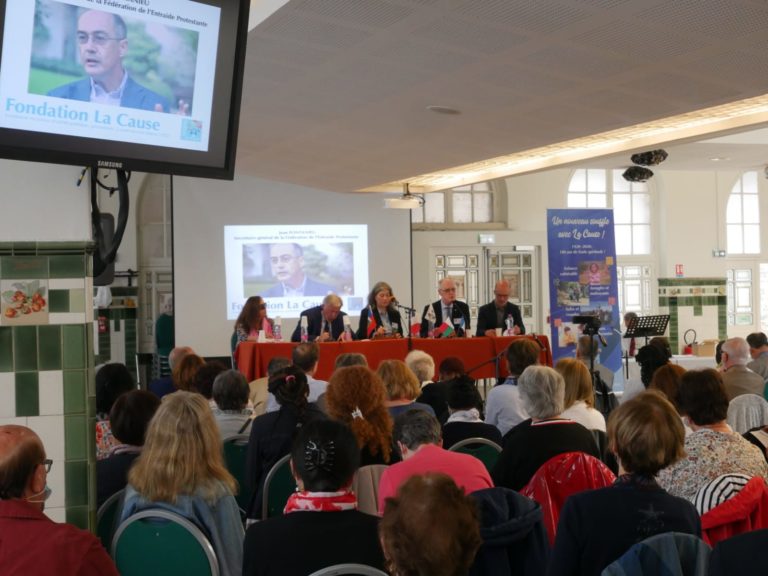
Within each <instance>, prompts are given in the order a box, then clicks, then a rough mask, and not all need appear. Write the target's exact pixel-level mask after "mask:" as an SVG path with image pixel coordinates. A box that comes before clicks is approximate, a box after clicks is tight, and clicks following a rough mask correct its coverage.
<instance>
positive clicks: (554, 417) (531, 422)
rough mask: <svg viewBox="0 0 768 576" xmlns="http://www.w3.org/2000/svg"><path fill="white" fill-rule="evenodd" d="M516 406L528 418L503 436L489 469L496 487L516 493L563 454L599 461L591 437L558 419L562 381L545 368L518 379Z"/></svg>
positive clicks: (579, 427)
mask: <svg viewBox="0 0 768 576" xmlns="http://www.w3.org/2000/svg"><path fill="white" fill-rule="evenodd" d="M517 388H518V390H519V394H520V402H521V403H522V405H523V408H524V409H525V411H526V413H528V414H530V415H531V418H530V419H528V420H526V421H525V422H522V423H520V424H518V425H517V426H515V427H514V428H512V430H510V431H509V432H508V433H507V435H506V436H504V446H503V449H502V451H501V454H500V456H499V460H498V462H497V463H496V466H495V467H494V469H493V480H494V482H495V484H496V485H497V486H506V487H507V488H511V489H512V490H520V489H522V488H523V486H525V485H526V484H527V483H528V481H529V480H530V479H531V477H532V476H533V475H534V473H535V472H536V470H538V469H539V466H541V465H542V464H544V463H545V462H546V461H547V460H549V459H550V458H552V457H553V456H556V455H557V454H562V453H563V452H586V453H587V454H589V455H590V456H594V457H595V458H598V459H599V458H600V452H599V450H598V447H597V443H596V442H595V438H594V436H593V435H592V433H591V432H590V431H589V430H587V429H586V428H584V426H582V425H581V424H578V423H576V422H574V421H573V420H568V419H566V418H563V417H562V416H561V414H562V412H563V406H564V403H565V381H564V380H563V377H562V376H561V375H560V374H559V373H558V372H557V371H555V370H554V369H553V368H550V367H548V366H529V367H528V368H526V369H525V371H524V372H523V373H522V374H521V375H520V379H519V380H518V384H517Z"/></svg>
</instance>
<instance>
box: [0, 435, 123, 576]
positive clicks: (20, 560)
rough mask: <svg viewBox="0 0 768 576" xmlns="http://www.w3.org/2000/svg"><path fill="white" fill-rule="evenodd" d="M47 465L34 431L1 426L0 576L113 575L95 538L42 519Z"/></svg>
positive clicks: (104, 551) (46, 483)
mask: <svg viewBox="0 0 768 576" xmlns="http://www.w3.org/2000/svg"><path fill="white" fill-rule="evenodd" d="M51 464H52V462H51V460H48V459H47V458H46V453H45V448H44V447H43V443H42V442H41V441H40V438H39V437H38V435H37V434H35V433H34V432H33V431H32V430H30V429H29V428H27V427H26V426H17V425H5V426H0V542H1V543H0V572H2V573H3V574H8V575H17V574H19V575H22V574H23V575H27V574H29V575H36V574H55V575H56V576H117V569H116V568H115V565H114V563H113V562H112V559H111V558H110V557H109V555H108V554H107V552H106V550H104V547H103V546H102V545H101V543H100V542H99V540H98V539H97V538H96V537H95V536H94V535H93V534H91V533H90V532H87V531H86V530H80V529H78V528H75V527H74V526H72V525H71V524H57V523H56V522H53V521H52V520H51V519H50V518H48V517H47V516H46V515H45V514H43V510H44V509H45V501H46V500H47V499H48V497H49V496H50V494H51V491H50V489H49V488H48V473H49V471H50V466H51ZM61 465H62V466H63V464H61Z"/></svg>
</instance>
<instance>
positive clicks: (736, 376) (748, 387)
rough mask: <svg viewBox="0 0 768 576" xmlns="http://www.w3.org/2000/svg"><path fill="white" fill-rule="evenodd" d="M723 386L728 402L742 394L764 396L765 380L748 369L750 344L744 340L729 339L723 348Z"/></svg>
mask: <svg viewBox="0 0 768 576" xmlns="http://www.w3.org/2000/svg"><path fill="white" fill-rule="evenodd" d="M722 355H723V372H722V375H723V385H724V387H725V395H726V396H727V397H728V400H733V399H734V398H736V396H739V395H741V394H757V395H758V396H762V395H763V391H764V390H765V379H764V378H763V377H762V376H760V375H759V374H757V373H756V372H753V371H752V370H750V369H749V368H747V364H748V363H749V361H750V359H751V357H750V355H749V344H747V341H746V340H744V338H729V339H728V340H726V341H725V344H723V348H722Z"/></svg>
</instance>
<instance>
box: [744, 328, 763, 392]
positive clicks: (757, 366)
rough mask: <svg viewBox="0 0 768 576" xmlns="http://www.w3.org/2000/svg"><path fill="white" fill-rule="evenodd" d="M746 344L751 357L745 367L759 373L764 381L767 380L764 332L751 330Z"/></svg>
mask: <svg viewBox="0 0 768 576" xmlns="http://www.w3.org/2000/svg"><path fill="white" fill-rule="evenodd" d="M747 344H749V355H750V356H751V357H752V361H751V362H749V364H747V368H749V369H750V370H752V372H755V373H756V374H759V375H760V377H761V378H762V379H763V380H764V381H765V380H768V336H766V335H765V333H764V332H753V333H752V334H750V335H749V336H747Z"/></svg>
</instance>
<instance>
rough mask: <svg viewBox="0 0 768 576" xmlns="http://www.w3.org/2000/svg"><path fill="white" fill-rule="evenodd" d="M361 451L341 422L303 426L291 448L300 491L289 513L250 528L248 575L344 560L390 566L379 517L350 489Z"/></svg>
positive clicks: (306, 570)
mask: <svg viewBox="0 0 768 576" xmlns="http://www.w3.org/2000/svg"><path fill="white" fill-rule="evenodd" d="M359 453H360V451H359V449H358V444H357V441H356V439H355V437H354V435H353V434H352V432H351V431H350V430H349V428H348V427H347V426H346V425H345V424H343V423H341V422H335V421H332V420H315V421H313V422H310V423H308V424H307V425H306V426H303V427H302V428H301V430H300V431H299V434H298V437H297V438H296V441H295V442H294V443H293V448H292V450H291V471H292V473H293V476H294V478H295V479H296V484H297V486H298V491H297V492H295V493H294V494H292V495H291V497H290V498H289V499H288V503H287V504H286V507H285V514H284V515H283V516H277V517H275V518H270V519H268V520H264V521H262V522H256V523H254V524H252V525H251V526H250V527H249V528H248V531H247V533H246V536H245V555H244V564H243V573H244V574H247V575H248V576H256V575H258V576H283V575H287V574H297V575H298V574H310V573H312V572H314V571H316V570H319V569H321V568H325V567H327V566H332V565H336V564H342V563H356V564H364V565H368V566H372V567H374V568H378V569H379V570H382V569H383V568H384V557H383V555H382V551H381V546H380V544H379V538H378V533H377V530H378V523H379V522H378V518H377V517H375V516H370V515H368V514H364V513H362V512H359V511H358V510H357V498H356V496H355V494H354V493H353V492H351V491H350V490H349V486H350V484H351V482H352V478H353V476H354V474H355V471H356V470H357V468H358V464H359Z"/></svg>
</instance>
